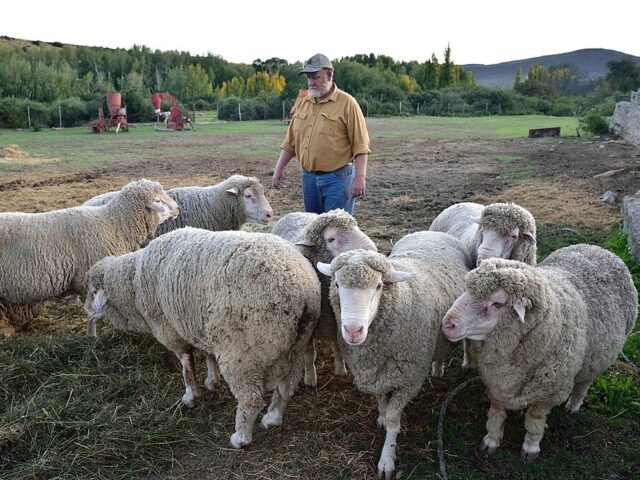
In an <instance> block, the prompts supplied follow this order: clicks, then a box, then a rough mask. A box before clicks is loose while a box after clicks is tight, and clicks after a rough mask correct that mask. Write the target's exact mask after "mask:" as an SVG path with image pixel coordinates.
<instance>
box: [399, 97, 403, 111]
mask: <svg viewBox="0 0 640 480" xmlns="http://www.w3.org/2000/svg"><path fill="white" fill-rule="evenodd" d="M399 110H400V113H402V100H401V101H400V108H399Z"/></svg>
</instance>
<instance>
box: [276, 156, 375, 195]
mask: <svg viewBox="0 0 640 480" xmlns="http://www.w3.org/2000/svg"><path fill="white" fill-rule="evenodd" d="M292 158H293V154H292V153H290V152H288V151H286V150H285V149H284V148H281V149H280V156H279V157H278V163H276V168H275V170H274V171H273V179H272V180H271V183H272V185H273V186H274V187H275V188H278V189H279V188H280V187H282V183H283V182H284V169H285V167H286V166H287V165H288V164H289V162H290V161H291V159H292ZM365 165H366V162H365Z"/></svg>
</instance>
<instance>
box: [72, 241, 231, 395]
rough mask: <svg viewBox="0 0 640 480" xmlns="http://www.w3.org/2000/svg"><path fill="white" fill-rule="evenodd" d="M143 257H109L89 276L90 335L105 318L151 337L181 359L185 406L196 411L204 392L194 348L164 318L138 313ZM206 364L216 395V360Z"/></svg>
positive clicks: (210, 386)
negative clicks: (136, 283) (137, 288)
mask: <svg viewBox="0 0 640 480" xmlns="http://www.w3.org/2000/svg"><path fill="white" fill-rule="evenodd" d="M142 257H143V253H142V250H138V251H137V252H133V253H128V254H125V255H121V256H119V257H106V258H103V259H102V260H100V261H99V262H97V263H96V264H94V265H93V266H92V267H91V269H90V270H89V271H88V272H87V275H86V283H87V289H88V290H87V298H86V301H85V306H84V310H85V313H86V314H87V319H88V320H87V334H88V335H89V336H92V337H95V336H96V322H97V321H98V320H101V319H103V318H106V319H108V320H109V322H110V323H111V324H112V325H113V326H114V327H116V328H118V329H120V330H124V331H126V332H135V333H145V334H150V335H152V336H153V337H154V338H155V339H156V340H158V342H160V343H161V344H162V345H164V346H165V347H166V348H167V349H168V350H170V351H171V352H173V353H174V354H175V355H176V357H178V361H179V362H180V364H181V365H182V377H183V379H184V384H185V390H186V391H185V394H184V395H183V396H182V403H184V404H185V405H186V406H187V407H193V405H194V400H195V399H196V398H199V397H201V396H202V390H201V389H200V386H199V384H198V382H197V381H196V379H195V364H194V360H193V347H192V346H191V345H190V344H188V343H187V342H185V341H184V340H183V339H182V337H180V336H179V335H178V332H176V331H175V329H174V328H173V327H172V326H171V324H170V323H169V322H168V321H167V319H166V317H165V316H163V315H157V316H154V317H145V316H144V315H143V314H141V313H140V311H139V310H138V304H136V291H135V287H134V278H135V276H136V267H137V266H138V264H139V262H140V259H141V258H142ZM107 300H108V302H107ZM206 361H207V370H208V375H207V378H206V380H205V382H204V385H205V387H206V388H207V389H208V390H210V391H213V390H214V388H215V386H216V385H218V384H219V383H220V377H219V375H218V369H217V365H216V362H215V358H214V357H213V356H212V355H206Z"/></svg>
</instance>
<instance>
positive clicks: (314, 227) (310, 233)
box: [271, 209, 377, 387]
mask: <svg viewBox="0 0 640 480" xmlns="http://www.w3.org/2000/svg"><path fill="white" fill-rule="evenodd" d="M271 233H273V234H274V235H278V236H280V237H282V238H284V239H285V240H289V241H290V242H292V243H294V244H296V245H297V246H298V247H299V249H300V251H301V252H302V254H303V255H304V256H305V257H306V258H307V259H308V260H309V262H311V265H313V266H314V268H315V265H316V264H317V263H318V262H325V263H328V262H331V260H332V259H333V258H335V257H336V256H338V255H339V254H341V253H343V252H346V251H349V250H356V249H359V248H361V249H365V250H373V251H377V248H376V245H375V243H373V241H372V240H371V239H370V238H369V237H368V236H367V235H365V234H364V233H363V232H362V231H361V230H360V229H359V228H358V224H357V222H356V219H355V218H353V217H352V216H351V215H350V214H348V213H347V212H345V211H344V210H342V209H335V210H331V211H329V212H327V213H322V214H320V215H318V214H316V213H307V212H293V213H288V214H287V215H285V216H284V217H282V218H281V219H280V220H278V221H277V222H276V224H275V225H274V226H273V229H272V231H271ZM318 276H319V278H320V285H321V287H322V303H321V315H320V322H319V323H318V327H317V328H316V330H315V332H314V335H313V339H314V340H319V341H326V342H330V343H331V347H332V349H333V359H334V368H333V371H334V374H335V375H346V373H347V370H346V368H345V366H344V359H343V358H342V354H341V353H340V350H339V349H338V345H337V343H336V342H337V337H336V335H337V332H336V318H335V315H334V314H333V310H332V309H331V303H330V302H329V286H330V284H331V282H330V280H329V279H328V278H327V277H326V276H324V275H320V274H318ZM315 358H316V350H315V346H314V341H313V340H312V341H311V342H309V348H308V349H307V353H306V355H305V365H304V383H305V385H307V386H311V387H315V386H316V385H317V384H318V377H317V374H316V367H315Z"/></svg>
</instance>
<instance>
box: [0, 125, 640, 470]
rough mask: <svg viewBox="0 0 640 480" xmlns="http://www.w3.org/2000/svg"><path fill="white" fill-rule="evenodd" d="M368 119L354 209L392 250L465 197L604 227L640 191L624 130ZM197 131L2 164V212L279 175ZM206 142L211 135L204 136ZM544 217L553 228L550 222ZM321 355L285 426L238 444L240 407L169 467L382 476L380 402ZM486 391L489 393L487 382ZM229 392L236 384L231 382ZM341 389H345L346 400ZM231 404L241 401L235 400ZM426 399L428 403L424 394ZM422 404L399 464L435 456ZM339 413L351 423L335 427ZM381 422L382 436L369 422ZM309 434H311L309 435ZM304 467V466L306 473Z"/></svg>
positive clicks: (263, 161)
mask: <svg viewBox="0 0 640 480" xmlns="http://www.w3.org/2000/svg"><path fill="white" fill-rule="evenodd" d="M370 125H371V126H370V129H371V131H372V140H373V141H372V149H373V151H374V152H375V154H374V155H372V157H371V160H370V164H369V175H368V183H367V192H366V194H365V196H364V197H363V198H362V199H360V200H359V201H358V202H357V205H356V214H355V216H356V218H357V220H358V223H359V225H360V226H361V228H362V230H363V231H364V232H366V233H367V234H368V235H369V236H370V237H371V238H372V239H373V240H374V241H375V242H376V243H377V244H378V247H379V249H380V250H381V251H382V252H385V253H386V252H388V251H389V250H390V249H391V247H392V245H393V243H394V242H395V241H397V240H398V239H399V238H401V237H402V236H404V235H405V234H407V233H410V232H413V231H418V230H424V229H428V227H429V225H430V223H431V221H432V220H433V218H434V217H435V216H436V215H437V214H438V213H439V212H441V211H442V210H443V209H444V208H446V207H447V206H449V205H451V204H453V203H456V202H461V201H477V202H481V203H492V202H498V201H514V202H516V203H519V204H521V205H522V206H524V207H526V208H528V209H529V210H530V211H531V212H532V213H533V215H534V216H535V217H536V220H537V222H538V225H539V230H538V231H539V235H540V232H545V231H549V232H552V231H557V230H554V228H557V229H567V230H568V231H577V232H583V231H594V232H599V234H600V236H601V237H603V236H606V234H607V233H608V232H609V230H610V229H611V227H612V226H613V225H615V224H616V223H617V222H618V221H619V219H620V215H619V212H620V205H621V201H622V198H623V196H624V195H633V194H634V193H635V192H637V191H638V190H640V148H638V147H635V146H632V145H629V144H626V143H625V142H623V141H621V140H619V139H615V138H600V139H592V140H589V139H584V138H561V139H528V138H518V139H511V140H484V139H474V140H429V139H411V140H410V141H407V140H406V139H402V140H398V139H385V136H384V135H383V133H384V132H385V129H387V128H391V127H390V126H389V123H388V121H386V120H384V119H374V120H373V121H372V122H371V123H370ZM396 127H397V125H394V127H393V128H396ZM193 138H194V137H192V136H187V135H185V136H175V137H172V138H171V139H170V140H168V141H170V142H172V143H174V144H175V143H176V142H177V144H178V145H180V142H184V145H183V151H184V154H183V155H181V156H180V158H166V157H163V156H162V155H154V156H153V158H143V159H139V160H135V161H131V160H130V159H128V158H126V157H125V156H122V157H116V158H115V159H114V161H113V162H111V163H109V164H108V165H102V166H98V167H77V168H72V169H69V168H66V169H62V168H59V167H58V166H57V165H56V164H55V163H52V164H50V166H48V168H46V169H39V168H28V169H25V170H21V171H3V172H2V173H1V174H0V211H46V210H51V209H56V208H62V207H68V206H74V205H78V204H80V203H82V202H83V201H85V200H87V199H88V198H90V197H91V196H93V195H96V194H99V193H102V192H105V191H108V190H113V189H117V188H120V187H121V186H122V185H123V184H125V183H126V182H128V181H129V180H131V179H135V178H140V177H147V178H153V179H157V180H160V181H161V182H162V183H163V185H164V186H165V188H173V187H177V186H184V185H196V184H199V185H205V184H210V183H214V182H217V181H220V180H222V179H224V178H226V177H227V176H229V175H231V174H234V173H241V174H245V175H255V176H257V177H258V178H259V179H260V180H261V181H262V182H263V184H264V185H265V186H266V185H269V186H270V184H271V173H272V170H273V167H274V164H275V160H276V156H277V152H276V151H274V152H273V156H272V157H270V158H258V157H255V156H252V157H247V158H238V157H237V156H236V155H232V154H228V153H217V148H216V144H215V141H225V139H224V138H220V137H216V138H217V139H212V140H211V143H207V145H206V146H207V149H197V153H190V149H189V147H190V143H189V142H191V141H192V139H193ZM198 141H199V142H202V141H203V140H202V138H200V137H198ZM207 152H208V153H207ZM286 173H287V175H288V177H287V179H288V180H287V182H286V186H285V188H283V189H282V190H280V191H276V190H274V189H273V188H271V187H269V188H267V197H268V199H269V201H270V202H271V204H272V207H273V210H274V214H275V217H276V218H279V217H280V216H282V215H284V214H285V213H288V212H291V211H297V210H302V201H301V196H300V188H299V181H298V174H297V167H296V165H294V164H293V163H292V164H291V165H290V166H289V167H288V169H287V171H286ZM602 174H604V175H602ZM606 191H613V192H615V193H617V195H618V197H617V201H616V203H615V204H613V205H610V204H606V203H603V202H601V201H600V200H599V198H600V196H601V195H602V194H603V193H604V192H606ZM545 226H547V227H549V228H548V229H547V230H544V227H545ZM599 238H600V237H599ZM319 363H320V369H319V386H318V389H317V390H316V391H308V390H303V391H302V392H301V393H300V394H299V395H296V396H295V397H294V399H293V400H292V402H291V405H290V406H289V409H288V411H287V412H286V413H285V425H284V426H283V427H282V428H278V429H275V431H269V432H261V431H260V430H259V428H257V435H256V438H255V441H254V444H253V445H252V446H250V447H249V449H247V450H248V451H243V452H235V451H233V450H231V449H229V448H228V435H229V434H230V433H231V428H232V425H233V418H228V419H227V420H228V422H227V423H228V425H229V431H228V432H219V434H218V435H216V436H215V438H212V447H211V449H207V450H205V451H201V452H193V453H191V454H189V455H187V456H185V457H184V458H183V459H182V460H181V461H180V464H176V465H175V467H174V468H173V469H172V470H170V471H169V472H166V473H165V474H164V475H162V477H163V478H166V477H173V478H285V477H287V478H309V476H315V477H316V478H335V474H336V470H335V469H334V467H333V466H334V465H335V463H336V461H344V463H345V465H347V464H349V465H350V467H349V471H350V477H349V478H369V477H370V476H372V475H373V474H374V471H375V470H374V469H375V464H376V463H377V455H379V452H380V448H381V445H382V441H383V435H382V432H379V431H377V430H375V429H374V428H371V429H369V428H368V427H367V429H366V430H364V431H361V430H360V429H359V428H358V425H360V424H367V425H368V426H369V423H373V424H375V416H376V413H375V405H374V403H373V401H372V400H371V399H369V398H368V397H366V396H364V395H361V394H359V393H358V392H354V388H353V387H352V385H351V382H350V378H349V377H347V378H334V377H333V376H332V374H331V368H330V366H331V365H330V364H331V358H330V356H329V355H328V352H327V351H326V350H321V351H320V355H319ZM445 387H446V388H443V389H442V391H441V392H440V394H439V395H436V396H434V397H433V398H432V399H431V400H429V402H427V404H426V405H427V406H426V408H429V409H431V410H432V411H433V412H436V411H437V409H438V408H439V405H440V402H441V401H442V398H443V397H442V394H443V393H444V392H445V391H446V390H450V389H449V386H448V385H446V386H445ZM477 390H478V392H479V393H481V392H482V389H481V388H479V387H478V388H477ZM225 394H226V395H228V396H229V395H230V393H229V392H228V390H225ZM334 399H339V400H340V402H339V404H340V406H339V408H338V407H337V406H336V404H335V402H333V400H334ZM230 402H231V403H230ZM226 403H230V406H231V405H232V399H228V400H227V401H226ZM421 408H425V404H424V403H423V404H422V406H421ZM230 411H232V409H230ZM309 412H314V413H313V415H314V417H315V418H317V421H316V422H313V424H312V425H310V424H309V423H308V422H307V421H308V417H306V416H307V415H308V414H309ZM419 415H420V414H419V412H418V411H417V409H416V408H413V407H410V408H408V409H407V412H406V415H405V416H404V417H403V431H402V433H401V435H400V437H399V441H400V446H399V462H398V464H399V466H400V468H401V467H402V458H403V455H404V454H406V452H407V451H408V450H410V451H411V455H413V456H414V457H418V458H419V459H424V461H434V457H435V453H434V452H435V445H433V444H430V445H412V446H411V447H409V446H408V444H409V443H411V439H412V438H414V437H415V436H416V435H418V433H417V430H416V429H417V428H418V427H416V426H415V425H416V423H417V417H418V416H419ZM305 418H306V420H305ZM334 424H339V425H341V426H342V427H341V428H343V426H344V425H347V424H351V425H352V427H351V429H350V430H349V431H343V432H341V434H340V435H339V436H338V437H336V435H335V431H334V428H333V425H334ZM374 431H375V432H377V433H375V435H373V434H372V433H371V432H374ZM309 436H311V438H313V442H306V441H305V442H303V439H304V438H307V437H309ZM403 437H404V438H403ZM474 441H475V439H474ZM296 443H300V444H301V445H305V447H304V449H305V450H304V451H299V452H297V453H295V454H292V453H291V452H292V448H293V450H294V451H295V445H296ZM403 449H404V451H403ZM516 449H517V447H516ZM283 452H286V455H285V454H283ZM310 458H311V459H313V460H312V461H310V460H309V459H310ZM420 461H422V460H420ZM305 465H312V466H311V467H309V468H311V470H309V469H308V468H307V469H306V470H304V468H303V467H304V466H305ZM301 468H302V469H303V470H301ZM305 468H306V467H305ZM301 471H306V474H303V475H300V472H301ZM223 472H225V473H223ZM405 473H408V472H405ZM312 474H313V475H312Z"/></svg>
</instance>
